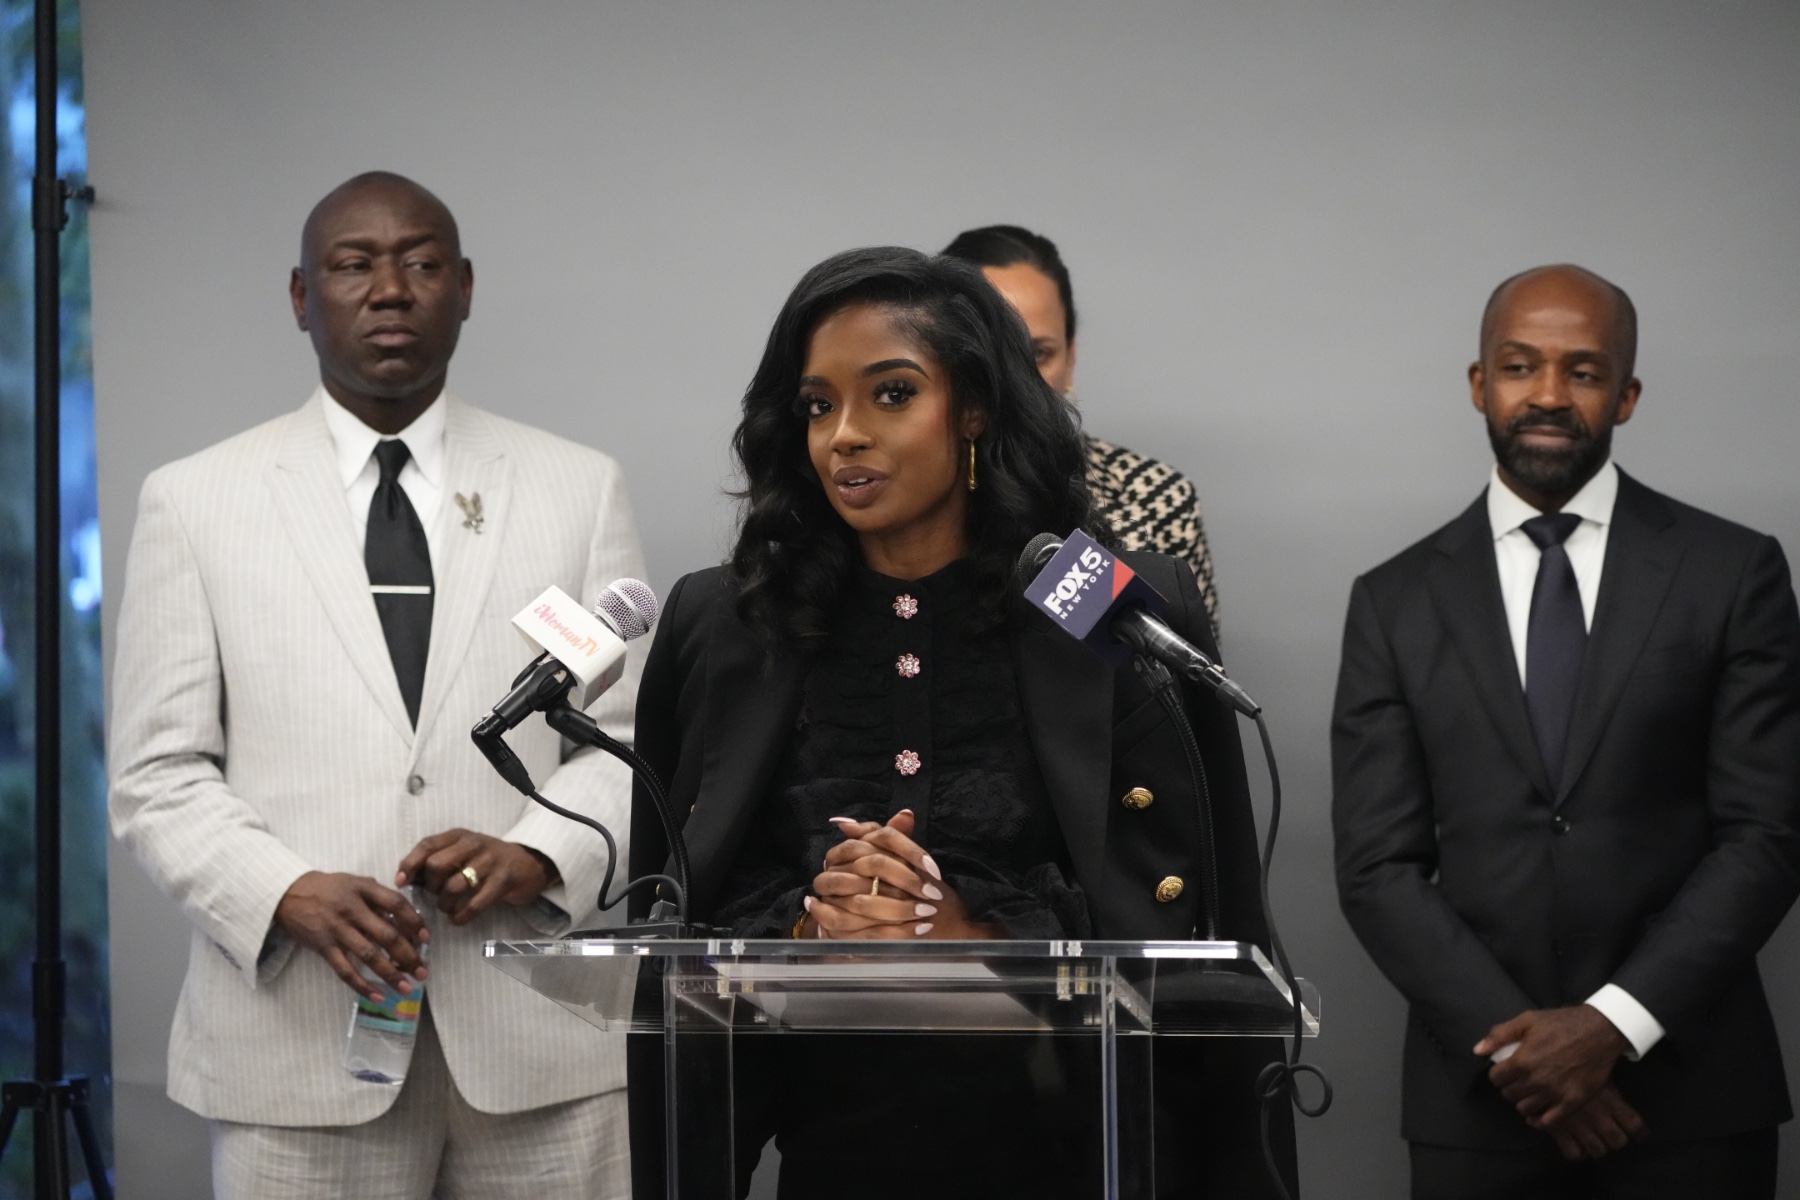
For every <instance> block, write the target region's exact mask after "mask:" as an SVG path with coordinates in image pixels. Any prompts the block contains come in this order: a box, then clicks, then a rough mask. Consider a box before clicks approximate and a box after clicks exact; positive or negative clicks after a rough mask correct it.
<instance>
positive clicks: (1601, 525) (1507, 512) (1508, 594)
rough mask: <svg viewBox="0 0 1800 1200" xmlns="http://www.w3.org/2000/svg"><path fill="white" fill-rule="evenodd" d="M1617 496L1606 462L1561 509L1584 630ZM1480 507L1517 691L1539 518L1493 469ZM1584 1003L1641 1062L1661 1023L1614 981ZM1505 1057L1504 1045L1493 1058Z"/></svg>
mask: <svg viewBox="0 0 1800 1200" xmlns="http://www.w3.org/2000/svg"><path fill="white" fill-rule="evenodd" d="M1618 497H1619V468H1618V467H1616V466H1614V465H1613V464H1612V462H1611V461H1610V460H1609V461H1608V462H1607V464H1606V465H1605V466H1603V467H1601V468H1600V470H1599V471H1598V472H1596V473H1595V475H1594V477H1593V478H1592V479H1590V480H1588V481H1587V483H1586V484H1584V485H1583V486H1582V489H1581V490H1580V491H1579V492H1576V493H1575V496H1574V498H1573V499H1571V500H1570V501H1569V502H1568V503H1567V504H1565V505H1563V506H1562V510H1561V511H1563V512H1566V513H1574V514H1575V515H1576V516H1578V517H1580V518H1581V524H1580V525H1578V526H1576V527H1575V531H1574V532H1573V533H1571V534H1570V535H1569V537H1568V540H1567V541H1565V542H1564V543H1563V549H1564V551H1565V552H1566V553H1567V554H1568V556H1569V565H1570V566H1571V567H1573V568H1574V569H1575V586H1576V588H1577V589H1578V590H1579V591H1580V593H1581V615H1582V618H1583V620H1584V621H1585V623H1586V625H1587V628H1588V630H1589V631H1590V632H1592V630H1593V628H1594V608H1595V606H1596V605H1597V604H1598V602H1599V599H1600V573H1601V570H1602V568H1604V567H1605V565H1606V537H1607V533H1608V532H1609V530H1610V529H1611V527H1612V514H1613V502H1614V501H1616V500H1617V499H1618ZM1487 510H1488V527H1489V528H1490V529H1491V530H1492V531H1493V534H1494V562H1495V565H1496V566H1498V567H1499V568H1500V598H1501V600H1502V601H1503V602H1504V603H1505V605H1506V626H1507V629H1508V631H1509V632H1510V633H1511V634H1512V645H1513V659H1514V661H1515V662H1517V663H1518V664H1519V684H1520V686H1521V687H1522V686H1524V683H1525V641H1526V637H1527V635H1528V633H1529V632H1530V629H1531V592H1532V589H1533V588H1534V587H1535V586H1536V585H1537V572H1538V560H1539V559H1540V558H1542V557H1543V554H1542V552H1541V551H1540V550H1539V549H1538V548H1537V543H1535V542H1533V541H1532V540H1531V535H1529V534H1527V533H1526V532H1525V529H1524V525H1525V522H1526V521H1528V520H1530V519H1531V518H1532V517H1536V516H1542V515H1543V514H1542V513H1540V512H1539V511H1538V510H1537V509H1536V508H1533V507H1532V506H1531V505H1530V504H1528V503H1526V502H1525V501H1524V500H1522V499H1520V498H1519V495H1518V493H1516V492H1514V491H1513V490H1512V489H1511V488H1509V487H1507V486H1506V484H1505V482H1503V481H1502V480H1501V478H1500V469H1499V468H1498V467H1496V468H1494V472H1493V477H1492V478H1491V479H1490V480H1489V481H1488V490H1487ZM1587 1003H1589V1004H1591V1005H1593V1006H1594V1007H1595V1008H1597V1009H1599V1010H1600V1012H1601V1014H1602V1015H1603V1016H1605V1017H1606V1019H1607V1020H1609V1021H1611V1022H1612V1023H1613V1025H1614V1026H1616V1027H1617V1028H1618V1030H1619V1032H1620V1033H1622V1034H1624V1035H1625V1040H1626V1041H1628V1042H1630V1043H1631V1049H1630V1050H1629V1051H1627V1052H1626V1054H1625V1057H1626V1058H1629V1059H1638V1058H1642V1057H1643V1056H1644V1055H1645V1054H1648V1053H1649V1052H1650V1047H1652V1046H1654V1045H1656V1043H1657V1042H1659V1041H1661V1040H1662V1036H1663V1032H1664V1030H1663V1027H1662V1023H1661V1022H1660V1021H1658V1020H1657V1019H1656V1018H1655V1017H1653V1016H1651V1015H1650V1010H1649V1009H1647V1008H1645V1007H1644V1006H1643V1005H1642V1004H1639V1003H1638V1002H1637V999H1636V997H1634V996H1633V995H1632V994H1631V993H1630V992H1628V991H1626V990H1625V989H1624V988H1622V987H1620V986H1618V985H1617V984H1614V983H1609V984H1606V985H1605V986H1603V987H1602V988H1601V989H1600V990H1599V991H1597V992H1595V993H1594V994H1593V995H1592V996H1589V997H1588V998H1587ZM1506 1052H1507V1048H1505V1047H1503V1048H1502V1053H1501V1054H1497V1055H1496V1056H1495V1057H1496V1059H1498V1058H1501V1057H1504V1054H1505V1053H1506Z"/></svg>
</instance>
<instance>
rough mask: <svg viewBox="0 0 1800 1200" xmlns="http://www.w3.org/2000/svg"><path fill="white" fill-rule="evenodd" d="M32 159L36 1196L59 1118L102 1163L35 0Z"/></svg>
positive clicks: (46, 135) (11, 1109) (60, 1133)
mask: <svg viewBox="0 0 1800 1200" xmlns="http://www.w3.org/2000/svg"><path fill="white" fill-rule="evenodd" d="M34 19H35V27H34V30H33V32H34V35H35V50H36V57H37V167H36V171H35V173H34V174H33V175H32V179H31V228H32V233H33V240H34V243H35V245H36V250H37V254H36V270H35V276H34V279H33V301H34V306H35V312H36V324H35V329H34V335H35V336H34V340H33V358H34V360H35V362H34V365H35V367H36V394H37V403H36V407H35V418H34V424H35V430H34V433H35V436H36V470H35V475H36V484H37V533H36V546H35V547H34V549H35V551H36V566H37V579H36V596H35V607H36V610H37V614H36V615H37V719H36V727H35V741H36V754H37V813H36V817H37V846H36V851H37V878H36V881H35V882H36V891H37V959H36V961H35V962H33V963H32V965H31V1026H32V1041H33V1044H34V1046H35V1054H34V1065H33V1071H32V1077H31V1078H30V1079H21V1080H12V1081H10V1082H8V1083H6V1084H5V1085H4V1092H3V1106H0V1154H3V1153H4V1152H5V1149H6V1144H7V1141H8V1140H9V1139H10V1138H11V1136H12V1129H13V1123H14V1122H15V1121H16V1120H17V1119H18V1116H19V1113H21V1112H23V1111H26V1110H29V1111H30V1112H31V1114H32V1122H31V1124H32V1180H33V1188H32V1193H33V1195H34V1196H36V1197H37V1200H65V1198H66V1197H67V1196H68V1195H69V1188H70V1184H71V1181H70V1178H69V1143H68V1126H69V1124H73V1125H74V1127H75V1134H76V1138H77V1140H78V1141H79V1143H80V1146H81V1157H82V1161H83V1162H84V1163H85V1164H86V1165H87V1174H88V1182H89V1184H90V1186H92V1188H93V1191H94V1196H95V1197H96V1200H112V1185H111V1183H110V1181H109V1180H108V1179H107V1176H106V1163H105V1162H104V1161H103V1160H102V1159H101V1157H100V1142H99V1139H98V1138H97V1137H96V1136H95V1134H94V1121H93V1117H92V1114H91V1113H90V1112H89V1111H88V1081H87V1079H86V1078H85V1077H83V1076H79V1075H77V1076H73V1077H66V1076H64V1075H63V1018H64V1015H65V1013H66V1011H67V999H66V996H65V994H64V993H65V988H66V974H67V972H66V970H65V968H64V965H63V957H62V491H61V487H62V473H61V455H62V438H61V419H62V403H61V401H62V255H61V245H60V237H61V234H62V230H63V227H64V226H66V225H67V224H68V223H69V210H68V202H69V201H70V200H71V199H80V200H84V201H91V200H92V199H93V189H91V188H87V187H83V188H80V189H71V188H70V186H69V184H68V182H67V181H66V180H64V179H61V178H59V177H58V176H57V174H56V0H37V4H36V10H35V13H34Z"/></svg>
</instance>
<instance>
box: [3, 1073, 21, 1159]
mask: <svg viewBox="0 0 1800 1200" xmlns="http://www.w3.org/2000/svg"><path fill="white" fill-rule="evenodd" d="M18 1119H19V1097H18V1096H17V1095H16V1094H15V1093H14V1091H13V1085H12V1084H10V1083H9V1084H7V1085H6V1100H5V1103H4V1105H0V1158H4V1157H5V1156H6V1143H8V1142H10V1141H12V1131H13V1122H14V1121H17V1120H18Z"/></svg>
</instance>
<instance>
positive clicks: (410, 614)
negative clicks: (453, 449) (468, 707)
mask: <svg viewBox="0 0 1800 1200" xmlns="http://www.w3.org/2000/svg"><path fill="white" fill-rule="evenodd" d="M410 454H411V452H410V451H409V450H407V448H406V443H405V442H403V441H400V440H399V439H397V438H395V439H390V440H388V441H384V442H380V443H378V444H377V445H376V447H375V461H376V463H377V464H378V465H379V466H380V467H381V482H380V483H378V484H376V485H375V496H374V498H373V499H371V500H370V501H369V532H368V536H367V538H366V539H365V540H364V541H363V565H364V566H365V567H367V568H368V571H369V590H370V591H371V592H373V593H374V595H375V611H376V612H378V613H380V614H381V632H382V633H383V634H385V635H386V637H387V645H388V657H389V658H390V659H392V660H393V663H394V677H395V678H396V679H397V680H399V682H400V697H401V699H403V700H404V701H405V702H406V715H407V717H408V718H409V719H410V720H411V721H412V723H413V726H414V728H417V727H418V724H419V698H420V695H421V693H423V692H424V690H425V650H426V647H428V646H429V645H430V644H431V592H432V578H431V547H430V545H429V544H428V543H427V542H426V541H425V526H424V525H423V524H421V523H420V521H419V514H418V512H417V511H416V510H414V508H413V506H412V501H411V500H409V499H407V498H406V489H405V488H403V487H401V486H400V468H401V467H403V466H405V465H406V460H407V458H408V457H409V456H410Z"/></svg>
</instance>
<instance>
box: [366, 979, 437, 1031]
mask: <svg viewBox="0 0 1800 1200" xmlns="http://www.w3.org/2000/svg"><path fill="white" fill-rule="evenodd" d="M424 998H425V988H424V985H423V984H420V983H417V982H415V983H414V984H413V990H412V995H410V996H402V995H401V994H400V993H399V992H396V991H395V990H394V989H393V988H391V987H389V986H387V984H385V983H383V984H382V985H381V999H380V1000H379V1001H376V1000H371V999H369V998H368V997H367V996H358V997H357V998H356V1023H357V1024H358V1025H360V1026H362V1027H363V1028H364V1029H378V1030H380V1031H381V1032H383V1033H399V1034H406V1035H408V1036H410V1035H412V1034H415V1033H417V1032H418V1031H419V1006H420V1005H421V1004H422V1003H423V1002H424Z"/></svg>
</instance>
